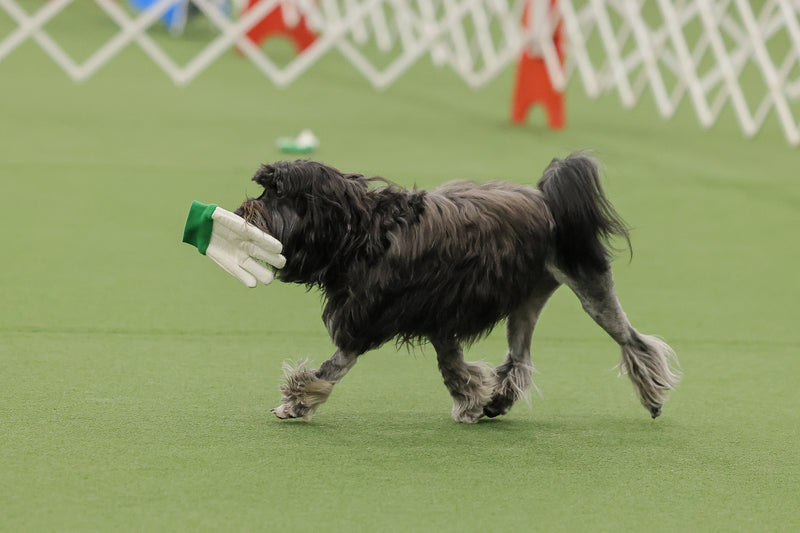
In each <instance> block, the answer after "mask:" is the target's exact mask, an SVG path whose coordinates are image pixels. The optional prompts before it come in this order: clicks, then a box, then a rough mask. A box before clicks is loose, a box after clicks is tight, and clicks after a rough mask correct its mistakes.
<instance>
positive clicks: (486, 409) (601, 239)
mask: <svg viewBox="0 0 800 533" xmlns="http://www.w3.org/2000/svg"><path fill="white" fill-rule="evenodd" d="M253 181H255V182H257V183H258V184H260V185H261V186H263V187H264V193H263V194H262V195H261V196H260V197H258V198H250V199H248V200H247V201H245V202H244V203H243V204H242V205H241V207H239V209H237V211H236V214H237V215H239V216H242V217H243V218H244V219H245V220H247V221H248V222H250V223H252V224H254V225H255V226H257V227H259V228H260V229H262V230H264V231H266V232H267V233H269V234H271V235H273V236H275V237H276V238H277V239H278V240H280V241H281V242H282V243H283V244H284V255H285V256H286V266H285V267H284V268H283V269H281V270H279V271H278V272H277V277H278V279H281V280H283V281H286V282H296V283H302V284H305V285H307V286H308V287H318V288H320V289H321V290H322V291H323V293H324V296H325V309H324V311H323V315H322V317H323V320H324V321H325V325H326V326H327V328H328V331H329V332H330V334H331V337H332V339H333V342H334V344H335V345H336V348H337V349H336V352H335V353H334V354H333V356H332V357H331V358H330V359H329V360H327V361H325V362H324V363H323V364H322V365H321V366H320V368H319V369H318V370H312V369H307V368H306V367H305V365H304V364H302V363H301V364H299V365H296V366H294V367H292V366H291V365H285V367H284V370H285V374H286V383H285V384H284V385H283V386H282V387H281V391H282V403H281V405H280V406H279V407H277V408H275V409H273V410H272V412H273V413H275V415H276V416H278V417H279V418H298V417H302V418H305V419H306V420H308V419H309V418H310V417H311V416H312V415H313V414H314V412H315V411H316V410H317V408H318V407H319V405H320V404H322V403H323V402H324V401H325V400H327V398H328V396H329V395H330V394H331V391H332V390H333V386H334V384H336V383H338V382H339V381H340V380H341V379H342V378H343V377H344V376H345V374H347V372H348V371H349V370H350V369H351V368H352V367H353V365H354V364H355V362H356V359H357V358H358V356H359V355H361V354H363V353H364V352H366V351H368V350H371V349H374V348H377V347H378V346H380V345H382V344H383V343H385V342H387V341H389V340H392V339H397V340H398V342H401V343H403V342H408V343H418V342H425V341H428V340H429V341H430V342H431V344H432V345H433V347H434V348H435V349H436V355H437V360H438V363H439V369H440V370H441V372H442V377H443V378H444V384H445V386H446V387H447V389H448V391H450V394H451V396H452V397H453V411H452V415H453V418H454V419H455V420H457V421H459V422H468V423H474V422H477V421H478V419H479V418H481V417H482V416H488V417H494V416H498V415H501V414H505V413H506V412H508V410H509V409H510V408H511V406H512V405H513V404H514V403H515V402H516V401H517V400H518V399H520V398H521V397H523V396H525V395H526V394H527V392H528V390H529V389H530V387H531V384H532V380H531V372H532V370H533V366H532V364H531V355H530V346H531V336H532V334H533V329H534V327H535V325H536V321H537V319H538V318H539V314H540V313H541V311H542V309H543V307H544V305H545V303H546V302H547V300H548V299H549V298H550V296H551V295H552V294H553V292H554V291H555V290H556V289H557V288H558V287H559V286H560V285H562V284H563V285H567V286H568V287H569V288H570V289H572V291H574V292H575V294H576V295H577V296H578V298H579V299H580V301H581V303H582V305H583V308H584V309H585V310H586V312H587V313H588V314H589V315H590V316H591V317H592V318H593V319H594V320H595V321H596V322H597V323H598V324H599V325H600V327H602V328H603V329H604V330H605V331H606V332H607V333H608V334H609V335H610V336H611V337H612V338H613V339H614V340H615V341H616V342H617V343H618V344H619V345H620V347H621V349H622V360H621V362H620V370H621V371H622V372H625V373H627V374H628V376H629V377H630V379H631V381H632V382H633V385H634V387H635V389H636V392H637V393H638V395H639V399H640V400H641V402H642V404H643V405H644V406H645V408H647V410H648V411H649V412H650V414H651V415H652V416H653V418H655V417H657V416H658V415H659V414H660V413H661V407H662V405H663V404H664V402H665V401H666V399H667V395H668V392H669V391H670V390H671V389H673V388H674V387H675V385H676V384H677V382H678V380H679V377H678V374H677V372H676V371H674V370H673V369H672V368H671V366H670V363H671V360H672V359H674V352H673V351H672V349H671V348H670V347H669V346H668V345H667V344H666V343H664V342H663V341H661V340H659V339H658V338H656V337H652V336H648V335H643V334H641V333H639V332H638V331H636V330H635V329H634V328H633V327H632V326H631V324H630V322H629V321H628V318H627V317H626V316H625V313H624V312H623V310H622V307H621V306H620V303H619V300H618V299H617V296H616V293H615V291H614V284H613V281H612V276H611V270H610V266H609V260H610V251H609V246H608V239H609V238H610V237H612V236H615V235H616V236H619V237H622V238H624V239H626V240H628V231H627V228H626V226H625V224H624V223H623V222H622V220H621V219H620V217H619V215H617V213H616V211H615V210H614V208H613V207H612V206H611V204H610V203H609V201H608V200H607V199H606V196H605V194H604V193H603V189H602V187H601V185H600V180H599V176H598V167H597V164H596V162H595V161H594V160H593V159H591V158H590V157H587V156H586V155H584V154H582V153H574V154H571V155H570V156H568V157H566V158H564V159H554V160H553V161H552V163H550V165H549V166H548V167H547V169H546V170H545V172H544V175H543V176H542V179H541V180H540V181H539V183H538V185H537V187H536V188H534V187H528V186H523V185H517V184H514V183H510V182H504V181H490V182H486V183H474V182H468V181H454V182H450V183H446V184H444V185H442V186H440V187H438V188H436V189H433V190H431V191H418V190H408V189H403V188H401V187H399V186H396V185H394V184H392V183H390V182H388V181H387V180H385V179H383V178H379V177H372V178H367V177H364V176H361V175H358V174H344V173H342V172H339V171H338V170H336V169H334V168H332V167H330V166H327V165H324V164H322V163H318V162H314V161H295V162H277V163H274V164H271V165H263V166H261V168H260V169H259V170H258V172H256V174H255V176H254V177H253ZM376 183H377V184H378V185H377V186H375V184H376ZM628 245H629V246H630V241H629V240H628ZM502 319H506V320H507V328H508V332H507V333H508V347H509V349H508V354H507V355H506V358H505V361H504V362H503V363H502V364H501V365H500V366H499V367H497V368H496V369H492V368H491V367H489V366H488V365H486V364H481V363H474V362H466V361H464V357H463V351H462V348H463V346H464V345H467V344H469V343H472V342H474V341H475V340H476V339H478V338H480V337H481V336H482V335H485V334H487V333H488V332H489V331H491V329H492V328H493V327H494V326H495V325H496V324H497V323H498V322H499V321H500V320H502Z"/></svg>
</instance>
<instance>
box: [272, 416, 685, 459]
mask: <svg viewBox="0 0 800 533" xmlns="http://www.w3.org/2000/svg"><path fill="white" fill-rule="evenodd" d="M261 429H262V430H263V432H265V433H269V434H272V435H274V434H276V433H277V434H279V435H280V434H282V435H283V437H286V438H289V439H291V440H300V441H307V442H317V443H321V444H324V443H326V444H328V445H330V446H335V447H339V446H343V447H351V446H352V447H359V446H363V444H364V442H365V441H367V440H369V441H373V442H376V443H377V445H378V446H380V447H382V448H385V449H386V450H392V449H394V448H404V449H407V448H409V447H413V448H426V447H435V446H440V445H441V444H442V443H447V446H448V448H449V449H451V450H452V451H453V453H471V452H472V451H474V450H475V449H480V450H484V451H489V450H493V449H494V450H496V449H498V448H502V449H507V448H508V447H510V446H511V447H513V446H525V447H527V448H531V447H532V448H534V449H540V450H548V449H551V450H552V449H558V448H563V447H565V446H566V447H570V446H572V447H586V446H589V447H601V448H603V449H605V450H607V451H608V450H611V451H613V450H615V449H627V448H630V447H631V446H643V447H646V446H649V445H653V444H654V443H658V445H659V446H663V447H667V448H673V447H674V448H676V449H677V448H680V447H681V446H684V445H685V444H686V440H687V439H688V438H689V437H688V436H687V434H688V433H691V431H690V430H689V428H683V426H682V425H681V423H680V422H679V421H676V420H672V419H669V418H667V419H659V420H652V419H650V418H649V417H647V416H646V415H645V416H638V415H625V414H620V415H613V414H607V415H605V414H601V415H592V416H589V415H571V416H562V417H560V418H559V419H558V420H553V419H545V420H537V419H536V418H535V417H533V416H532V415H531V416H524V415H522V416H507V417H498V418H482V419H481V420H480V421H479V422H478V423H476V424H460V423H457V422H455V421H453V420H452V419H450V418H449V417H448V416H447V415H445V414H443V413H441V412H438V413H433V412H430V413H419V412H416V413H413V414H412V413H403V412H399V413H397V414H387V413H385V412H384V413H377V412H360V413H353V412H346V411H345V410H343V411H342V412H341V413H332V412H331V410H328V411H326V413H325V414H319V415H318V416H317V417H315V418H314V419H313V420H311V421H309V422H305V421H303V420H300V419H296V420H278V419H277V418H273V419H268V420H266V423H263V424H261Z"/></svg>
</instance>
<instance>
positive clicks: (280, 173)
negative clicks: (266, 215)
mask: <svg viewBox="0 0 800 533" xmlns="http://www.w3.org/2000/svg"><path fill="white" fill-rule="evenodd" d="M318 166H321V165H320V164H319V163H315V162H313V161H306V160H302V159H298V160H297V161H294V162H291V161H276V162H275V163H272V164H271V165H261V167H260V168H259V169H258V171H256V173H255V175H254V176H253V181H255V182H256V183H258V184H259V185H261V186H262V187H264V189H266V190H268V191H271V192H272V193H274V194H275V195H276V196H279V197H285V196H296V195H298V194H301V193H302V194H305V193H306V192H307V191H308V190H309V187H310V186H311V185H312V184H313V183H315V181H316V180H315V174H314V171H315V170H316V167H318Z"/></svg>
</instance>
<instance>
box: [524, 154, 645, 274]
mask: <svg viewBox="0 0 800 533" xmlns="http://www.w3.org/2000/svg"><path fill="white" fill-rule="evenodd" d="M537 187H538V188H539V190H541V191H542V193H543V194H544V198H545V202H546V203H547V207H548V208H549V209H550V213H551V214H552V215H553V220H554V222H555V228H554V237H555V261H556V266H557V267H558V268H559V269H560V270H562V271H563V272H565V273H566V274H567V275H570V276H577V275H579V274H581V273H584V272H585V273H590V272H604V271H605V270H607V269H608V267H609V260H610V259H611V255H612V251H613V248H612V247H611V245H610V243H609V240H610V239H611V237H613V236H617V237H621V238H624V239H625V241H626V242H627V245H628V249H629V250H631V253H633V252H632V249H631V241H630V238H629V234H628V227H627V225H626V224H625V222H624V221H623V220H622V218H620V216H619V215H618V214H617V212H616V210H615V209H614V206H612V205H611V202H609V201H608V198H606V195H605V193H604V192H603V187H602V186H601V185H600V175H599V170H598V164H597V161H595V160H594V159H593V158H591V157H589V156H587V155H586V154H585V153H583V152H574V153H572V154H570V155H569V156H567V157H566V158H564V159H558V158H556V159H553V161H552V162H551V163H550V165H549V166H548V167H547V168H546V169H545V171H544V174H543V175H542V179H541V180H539V183H538V185H537Z"/></svg>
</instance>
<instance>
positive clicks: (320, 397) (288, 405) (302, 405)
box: [272, 360, 334, 421]
mask: <svg viewBox="0 0 800 533" xmlns="http://www.w3.org/2000/svg"><path fill="white" fill-rule="evenodd" d="M307 364H308V360H303V361H298V362H295V363H292V362H289V361H287V362H285V363H283V375H284V377H285V379H286V382H285V383H284V384H283V385H281V387H280V390H281V405H279V406H278V407H276V408H275V409H273V410H272V413H273V414H274V415H275V416H277V417H278V418H281V419H286V418H302V419H303V420H305V421H309V420H311V417H312V416H313V415H314V413H315V412H316V410H317V407H319V406H320V405H322V404H323V403H325V400H327V399H328V396H330V395H331V392H332V391H333V385H334V384H333V382H331V381H326V380H324V379H320V378H318V377H317V375H316V372H315V371H314V370H308V369H306V365H307Z"/></svg>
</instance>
